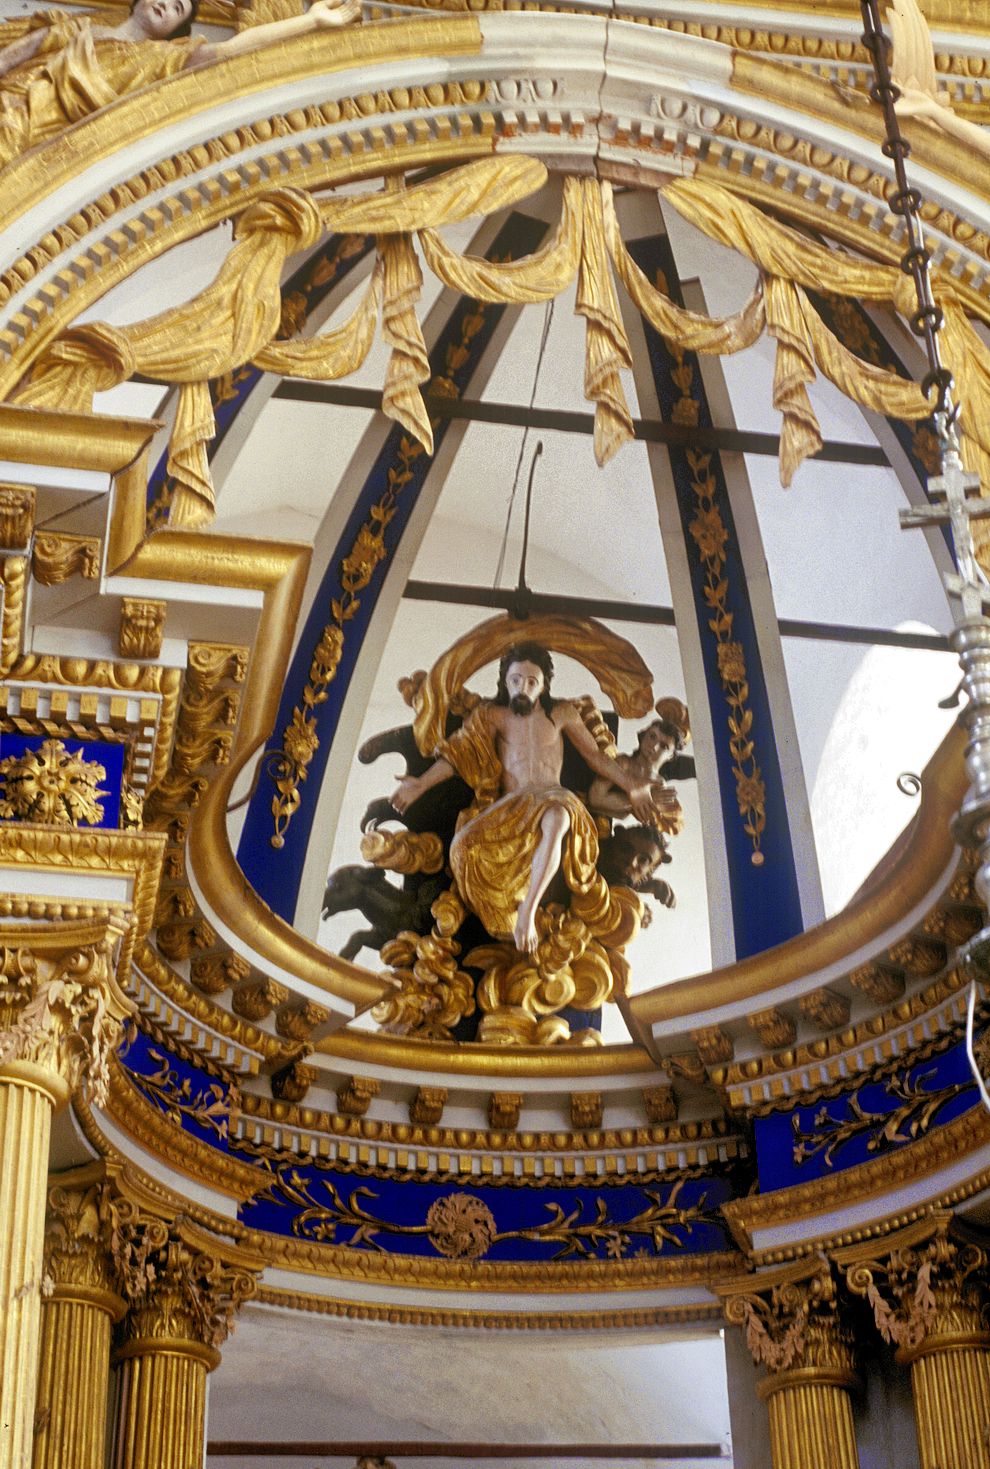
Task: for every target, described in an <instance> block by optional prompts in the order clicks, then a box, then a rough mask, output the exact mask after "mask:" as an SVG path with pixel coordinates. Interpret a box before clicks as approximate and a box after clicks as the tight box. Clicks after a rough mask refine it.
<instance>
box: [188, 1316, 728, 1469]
mask: <svg viewBox="0 0 990 1469" xmlns="http://www.w3.org/2000/svg"><path fill="white" fill-rule="evenodd" d="M617 1304H621V1303H619V1302H617ZM208 1436H209V1439H210V1440H211V1441H222V1440H227V1441H232V1440H238V1441H265V1442H273V1441H276V1440H279V1441H283V1442H284V1441H285V1440H295V1441H296V1442H300V1441H310V1442H313V1441H321V1442H326V1441H329V1440H335V1441H341V1440H345V1441H358V1442H372V1441H375V1440H377V1441H382V1440H393V1441H394V1440H404V1441H407V1442H408V1441H414V1442H427V1443H429V1442H437V1441H447V1442H461V1443H464V1442H473V1443H490V1444H496V1443H500V1444H501V1443H513V1442H514V1443H520V1444H526V1443H530V1444H534V1443H555V1444H566V1443H578V1444H580V1443H595V1444H603V1445H608V1444H615V1443H650V1444H678V1443H680V1444H689V1443H690V1444H697V1443H712V1444H719V1445H722V1446H723V1451H724V1453H726V1454H727V1453H728V1450H729V1412H728V1399H727V1392H726V1379H725V1357H724V1351H723V1343H722V1338H721V1335H720V1333H718V1332H717V1331H709V1332H708V1333H707V1334H704V1335H694V1336H690V1337H684V1336H672V1335H671V1334H669V1333H668V1334H667V1335H666V1336H664V1335H661V1334H659V1333H658V1334H655V1335H654V1334H650V1335H647V1336H643V1337H639V1336H637V1337H636V1338H634V1339H630V1337H629V1336H626V1337H619V1336H618V1335H617V1334H616V1335H611V1336H610V1335H609V1334H606V1333H598V1334H596V1335H594V1336H592V1335H591V1334H588V1335H583V1334H582V1335H579V1336H574V1335H573V1334H571V1333H567V1334H566V1335H563V1334H553V1333H529V1332H527V1333H525V1334H524V1335H516V1334H515V1333H511V1332H509V1333H506V1332H484V1331H473V1330H472V1331H468V1330H447V1331H444V1330H439V1329H436V1330H427V1329H425V1328H424V1329H419V1328H414V1327H393V1326H387V1325H374V1324H365V1323H347V1322H338V1321H333V1320H326V1319H323V1318H319V1317H314V1316H303V1315H295V1316H291V1317H290V1316H286V1315H279V1316H275V1315H274V1314H273V1313H272V1312H271V1311H270V1310H268V1309H266V1308H263V1307H260V1308H259V1307H254V1308H252V1307H248V1308H246V1309H245V1311H244V1312H242V1314H241V1317H240V1318H239V1321H238V1325H237V1329H236V1332H235V1334H234V1336H233V1337H232V1338H231V1340H230V1341H229V1342H228V1343H227V1344H226V1346H225V1347H224V1354H223V1361H222V1363H221V1365H220V1367H219V1368H218V1369H217V1371H216V1372H215V1373H214V1374H213V1376H212V1378H211V1389H210V1424H209V1435H208ZM331 1462H334V1463H335V1464H341V1465H343V1464H344V1461H342V1460H336V1461H331V1460H328V1459H320V1460H316V1459H315V1458H313V1457H312V1456H311V1457H309V1458H305V1459H300V1458H295V1459H289V1458H275V1457H271V1458H268V1457H266V1458H265V1459H264V1460H261V1459H258V1458H249V1457H247V1456H245V1457H243V1458H230V1457H225V1458H212V1457H211V1458H210V1459H209V1460H208V1464H209V1469H256V1466H257V1465H259V1464H260V1463H264V1464H266V1465H270V1466H275V1465H282V1464H283V1463H284V1464H285V1465H287V1466H288V1465H291V1466H292V1469H300V1466H305V1469H313V1466H314V1464H316V1463H318V1464H319V1465H320V1469H322V1466H323V1465H324V1464H329V1463H331ZM448 1462H449V1463H451V1466H452V1469H456V1465H457V1463H460V1464H462V1465H463V1464H467V1463H472V1464H475V1463H477V1462H479V1461H476V1460H460V1461H448V1460H443V1459H440V1458H436V1459H425V1458H424V1459H421V1460H412V1459H406V1460H400V1461H399V1463H398V1465H397V1469H413V1466H417V1465H419V1466H422V1469H440V1466H441V1465H446V1464H447V1463H448ZM482 1462H483V1461H482ZM509 1462H511V1463H513V1464H516V1463H517V1462H519V1461H514V1460H513V1461H509ZM524 1462H526V1463H530V1462H531V1463H532V1465H533V1466H534V1469H539V1466H540V1465H541V1464H542V1465H543V1466H546V1465H547V1464H549V1463H551V1462H553V1463H558V1462H559V1463H561V1464H563V1465H565V1466H567V1469H570V1466H573V1469H590V1464H591V1462H592V1461H590V1460H588V1461H581V1460H560V1461H557V1460H554V1461H550V1460H542V1461H541V1460H532V1461H524ZM615 1462H617V1463H622V1464H627V1461H625V1460H621V1461H615ZM629 1462H630V1469H631V1462H632V1461H629ZM635 1462H636V1463H637V1464H638V1463H639V1462H643V1463H644V1465H645V1462H646V1461H635ZM666 1462H668V1463H669V1462H675V1463H676V1462H677V1461H676V1460H675V1461H666ZM686 1462H687V1461H685V1465H686ZM691 1462H692V1463H694V1464H698V1463H699V1462H702V1463H703V1462H704V1461H699V1460H693V1461H691ZM722 1462H723V1463H724V1462H725V1460H724V1459H723V1460H722ZM348 1469H350V1466H348Z"/></svg>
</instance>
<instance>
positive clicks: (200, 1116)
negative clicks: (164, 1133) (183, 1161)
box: [117, 1027, 234, 1153]
mask: <svg viewBox="0 0 990 1469" xmlns="http://www.w3.org/2000/svg"><path fill="white" fill-rule="evenodd" d="M117 1059H118V1060H119V1061H120V1063H121V1065H122V1066H123V1068H124V1070H125V1071H126V1072H127V1075H128V1077H129V1078H130V1080H131V1082H132V1083H133V1085H134V1086H135V1087H137V1089H138V1091H139V1092H140V1093H141V1095H142V1096H143V1097H144V1098H145V1099H146V1100H147V1101H149V1102H150V1103H151V1104H152V1106H153V1107H155V1108H156V1109H157V1110H158V1111H159V1112H160V1113H161V1114H162V1116H163V1117H166V1118H167V1119H168V1121H169V1122H171V1123H173V1124H174V1125H175V1126H176V1127H181V1129H182V1131H183V1132H187V1133H189V1134H190V1135H191V1136H192V1137H195V1138H198V1139H199V1140H200V1142H204V1143H209V1145H210V1147H213V1148H219V1149H220V1151H221V1152H223V1153H229V1152H230V1151H231V1147H230V1110H231V1104H232V1101H233V1100H234V1098H233V1095H232V1093H233V1091H234V1088H233V1087H232V1086H231V1084H230V1082H229V1081H227V1080H226V1079H225V1078H223V1077H220V1076H214V1075H211V1074H210V1073H209V1072H207V1071H206V1070H204V1069H203V1068H201V1067H199V1066H194V1065H193V1064H192V1063H191V1062H190V1061H187V1060H186V1059H185V1058H184V1057H183V1056H178V1055H176V1053H175V1052H174V1051H172V1050H170V1049H169V1048H168V1047H166V1046H164V1045H162V1044H161V1043H160V1042H159V1041H156V1040H154V1039H153V1038H152V1037H151V1036H149V1035H147V1034H146V1033H145V1032H144V1031H142V1030H137V1029H136V1028H134V1027H132V1028H131V1030H130V1031H129V1033H128V1035H127V1036H126V1038H125V1040H124V1042H123V1044H122V1045H121V1047H120V1049H119V1050H118V1052H117Z"/></svg>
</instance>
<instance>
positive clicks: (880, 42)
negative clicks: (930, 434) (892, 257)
mask: <svg viewBox="0 0 990 1469" xmlns="http://www.w3.org/2000/svg"><path fill="white" fill-rule="evenodd" d="M860 10H861V11H862V15H863V44H864V46H865V47H866V49H867V51H869V53H870V59H871V60H872V62H873V86H872V87H871V88H870V96H871V97H872V99H873V101H874V102H876V103H878V105H879V106H880V107H881V108H882V109H883V121H884V133H885V137H884V142H883V146H882V152H883V154H884V156H885V157H886V158H889V159H890V161H891V163H892V164H893V166H894V178H895V180H896V187H895V188H894V189H893V190H892V191H891V192H890V193H889V194H888V195H887V203H888V204H889V206H890V208H891V210H892V212H893V213H894V214H898V215H900V217H901V218H902V219H903V221H904V227H905V230H906V233H907V240H908V244H907V249H906V250H905V252H904V254H903V255H902V257H901V269H902V270H903V271H904V273H905V275H909V276H911V278H912V280H913V281H914V289H915V295H916V297H917V303H918V306H917V310H916V311H915V312H914V314H913V316H912V317H911V327H912V330H913V331H914V333H915V335H916V336H919V337H921V338H922V340H923V341H924V345H925V354H926V356H927V358H928V372H927V374H926V376H925V378H924V380H923V381H922V384H921V386H922V390H923V392H924V393H925V396H926V397H927V398H928V399H929V401H930V402H931V403H932V411H933V412H934V414H935V416H936V426H937V427H939V423H938V420H939V418H941V419H942V420H943V421H944V424H945V429H946V430H951V428H952V426H953V425H954V424H955V420H956V417H957V416H958V412H959V410H958V408H957V407H954V406H953V402H952V389H953V387H954V383H953V380H952V373H951V372H950V371H949V369H948V368H947V367H946V366H945V364H944V363H943V361H942V354H941V351H940V348H939V340H938V334H939V332H940V331H941V329H942V323H943V316H942V308H941V307H940V306H939V305H937V303H936V301H935V297H934V296H933V294H932V279H931V259H932V257H931V252H930V251H929V249H928V246H927V245H926V243H925V234H924V230H923V229H922V227H921V195H920V194H919V192H918V190H917V189H915V188H912V187H911V185H910V183H909V182H908V176H907V169H906V168H905V166H904V165H905V163H906V161H907V159H908V158H909V157H910V154H911V144H910V143H909V142H908V141H907V139H906V138H905V137H904V135H903V133H902V132H901V124H900V120H899V118H898V116H897V112H896V110H895V108H894V103H895V102H896V101H897V99H898V97H899V96H900V95H901V94H900V89H899V87H898V86H897V85H896V83H895V82H894V79H893V77H892V76H891V74H890V62H889V58H888V52H889V50H890V41H889V40H888V39H887V37H886V36H885V35H884V31H883V25H882V23H881V20H880V4H879V0H861V4H860Z"/></svg>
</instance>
